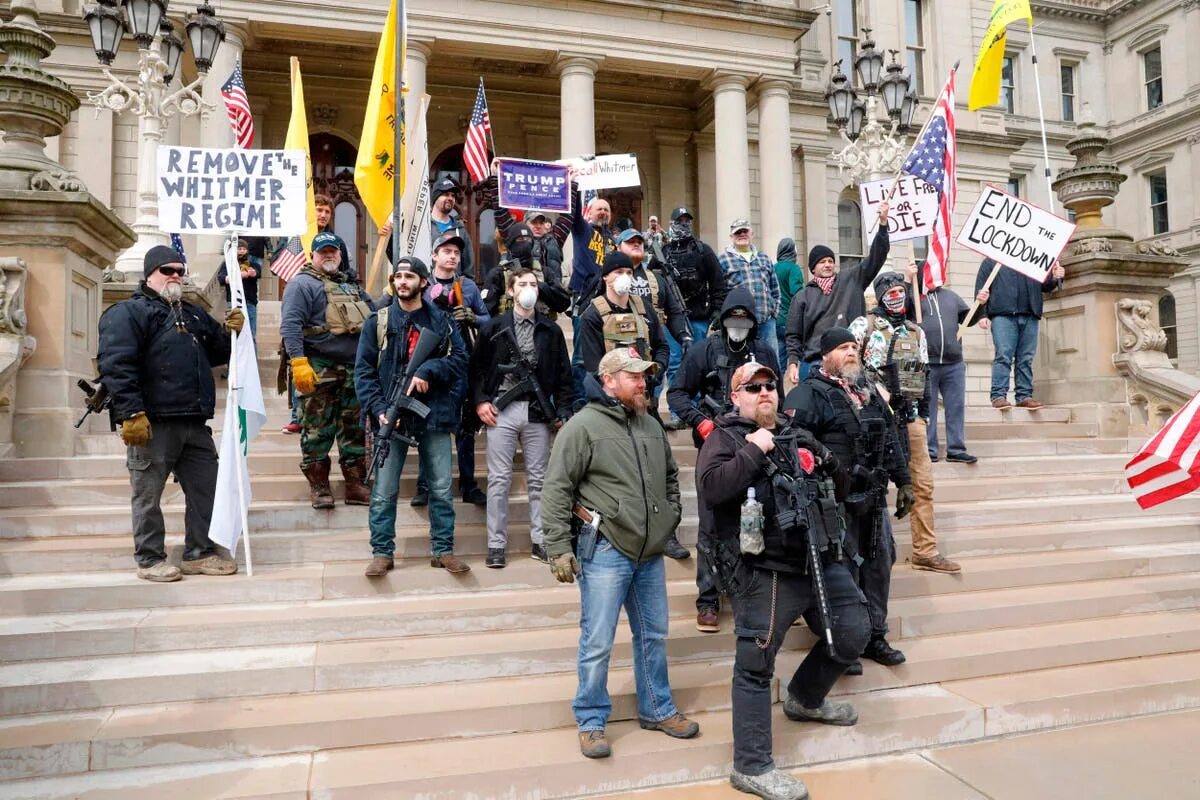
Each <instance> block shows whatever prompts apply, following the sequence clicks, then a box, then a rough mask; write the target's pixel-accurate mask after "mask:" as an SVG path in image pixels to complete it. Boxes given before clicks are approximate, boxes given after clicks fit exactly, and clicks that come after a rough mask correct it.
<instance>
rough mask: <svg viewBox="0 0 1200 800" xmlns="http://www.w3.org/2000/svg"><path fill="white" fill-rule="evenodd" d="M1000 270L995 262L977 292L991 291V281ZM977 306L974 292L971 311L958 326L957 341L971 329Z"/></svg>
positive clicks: (977, 302) (977, 299) (977, 297)
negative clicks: (990, 272)
mask: <svg viewBox="0 0 1200 800" xmlns="http://www.w3.org/2000/svg"><path fill="white" fill-rule="evenodd" d="M1000 269H1001V266H1000V264H999V263H998V262H997V264H996V266H994V267H992V274H991V275H988V277H987V280H986V281H984V282H983V287H982V288H981V289H980V290H979V291H980V292H988V291H991V289H992V281H994V280H996V276H997V275H999V274H1000ZM979 306H980V302H979V292H976V293H975V302H973V303H972V304H971V310H970V311H968V312H967V317H966V319H964V320H963V321H962V323H961V324H960V325H959V326H958V338H959V339H961V338H962V337H963V333H965V332H966V330H967V328H969V327H971V322H972V321H974V319H975V314H976V312H978V311H979Z"/></svg>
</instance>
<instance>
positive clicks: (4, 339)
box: [0, 257, 37, 410]
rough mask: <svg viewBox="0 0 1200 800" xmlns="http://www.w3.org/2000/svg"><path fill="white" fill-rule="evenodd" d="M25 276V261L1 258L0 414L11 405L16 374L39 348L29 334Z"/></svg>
mask: <svg viewBox="0 0 1200 800" xmlns="http://www.w3.org/2000/svg"><path fill="white" fill-rule="evenodd" d="M26 276H27V273H26V269H25V262H24V261H22V260H21V259H19V258H12V257H3V258H0V410H4V409H8V408H9V407H10V406H11V405H12V397H13V386H14V380H15V378H16V377H17V370H19V369H20V368H21V364H23V363H25V359H27V358H29V356H31V355H33V351H34V350H35V349H36V348H37V340H36V339H34V338H33V337H32V336H30V335H29V334H28V333H27V332H26V331H27V328H26V326H27V324H28V321H27V320H26V318H25V278H26Z"/></svg>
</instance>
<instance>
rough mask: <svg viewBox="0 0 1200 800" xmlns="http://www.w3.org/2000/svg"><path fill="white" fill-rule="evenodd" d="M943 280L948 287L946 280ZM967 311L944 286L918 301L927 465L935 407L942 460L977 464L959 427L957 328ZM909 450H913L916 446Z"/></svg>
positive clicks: (933, 455) (962, 379) (962, 366)
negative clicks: (924, 349)
mask: <svg viewBox="0 0 1200 800" xmlns="http://www.w3.org/2000/svg"><path fill="white" fill-rule="evenodd" d="M911 268H912V269H913V270H914V271H916V270H917V265H916V264H915V263H913V264H911ZM946 277H947V284H948V283H949V276H948V275H947V276H946ZM969 311H970V307H969V306H968V305H967V303H966V301H965V300H963V299H962V298H961V297H959V296H958V295H957V294H956V293H955V292H954V291H953V290H952V289H950V287H949V286H948V285H945V284H944V285H942V286H938V287H936V288H934V289H932V290H930V291H928V292H926V293H925V296H924V297H922V298H921V323H920V325H921V329H922V330H924V331H925V341H926V342H927V343H928V347H929V431H928V433H927V434H926V441H925V444H926V448H927V450H928V452H929V460H930V461H937V460H938V432H937V425H938V408H939V405H940V406H941V407H943V408H945V411H946V414H945V416H946V460H947V461H957V462H961V463H963V464H974V463H975V462H976V461H978V460H979V459H977V458H976V457H975V456H973V455H971V454H970V453H968V452H967V443H966V433H965V426H964V424H963V421H964V418H965V417H966V407H967V365H966V363H965V362H964V361H963V349H962V340H961V339H959V338H958V326H959V325H961V324H962V322H963V321H964V320H965V319H966V317H967V313H968V312H969ZM979 321H980V316H979V315H978V314H976V315H975V318H974V319H972V320H971V324H972V325H974V324H975V323H976V322H979ZM983 322H984V323H986V322H987V320H986V319H984V320H983ZM939 397H940V398H941V403H940V404H939ZM913 446H914V447H917V446H919V443H916V444H914V445H913Z"/></svg>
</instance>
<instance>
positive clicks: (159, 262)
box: [142, 244, 183, 278]
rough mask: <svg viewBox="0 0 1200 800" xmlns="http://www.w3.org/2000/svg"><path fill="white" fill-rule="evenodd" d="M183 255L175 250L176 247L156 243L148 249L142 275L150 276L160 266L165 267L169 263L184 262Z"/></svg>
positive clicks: (143, 262)
mask: <svg viewBox="0 0 1200 800" xmlns="http://www.w3.org/2000/svg"><path fill="white" fill-rule="evenodd" d="M182 263H183V257H182V256H180V255H179V253H177V252H175V248H174V247H167V246H166V245H165V244H156V245H154V247H151V248H150V249H149V250H148V251H146V258H145V259H144V260H143V261H142V277H144V278H149V277H150V275H151V273H153V272H154V271H155V270H157V269H158V268H159V267H165V266H166V265H167V264H182Z"/></svg>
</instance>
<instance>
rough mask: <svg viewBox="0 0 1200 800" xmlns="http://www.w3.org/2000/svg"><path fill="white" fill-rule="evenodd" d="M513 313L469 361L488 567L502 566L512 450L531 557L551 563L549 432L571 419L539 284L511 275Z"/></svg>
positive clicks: (562, 342)
mask: <svg viewBox="0 0 1200 800" xmlns="http://www.w3.org/2000/svg"><path fill="white" fill-rule="evenodd" d="M507 292H508V295H509V297H510V300H511V302H512V308H511V310H509V311H506V312H505V313H504V314H501V315H500V316H499V317H495V318H493V319H492V320H490V321H489V322H487V323H484V325H483V326H482V328H480V331H479V342H478V344H477V345H476V347H475V352H474V354H473V355H472V357H471V373H470V382H469V385H470V389H471V403H472V404H473V405H474V407H475V413H476V415H477V416H478V417H479V419H480V421H481V422H482V423H483V424H484V425H485V426H486V428H487V468H488V487H487V532H488V554H487V561H486V564H487V566H489V567H492V568H496V569H500V568H503V567H504V566H505V565H506V564H507V555H506V549H507V547H508V506H509V489H510V488H511V486H512V474H513V462H514V459H515V458H516V455H517V445H518V443H519V444H520V445H521V450H522V452H523V453H524V460H525V478H526V487H527V493H528V496H529V536H530V539H531V540H532V542H533V552H532V557H533V558H534V559H535V560H537V561H542V562H544V563H547V564H548V563H550V561H549V559H548V558H547V557H546V550H545V547H544V545H543V541H542V484H543V483H544V481H545V479H546V464H547V463H549V461H550V437H551V433H552V430H553V429H554V428H556V427H558V426H561V425H562V424H563V423H564V422H565V421H566V420H567V419H569V418H570V416H571V408H572V407H573V405H574V401H575V398H574V389H573V384H572V380H571V356H570V354H569V353H568V352H567V341H566V338H565V337H564V336H563V333H562V330H561V329H560V328H559V327H558V325H556V324H555V323H554V322H553V321H551V320H550V318H549V317H546V316H544V315H542V314H540V313H538V311H537V310H536V307H537V297H538V277H537V275H535V274H534V272H533V271H532V270H529V269H526V268H524V267H517V268H516V269H514V270H513V271H512V272H510V273H509V278H508V288H507Z"/></svg>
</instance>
